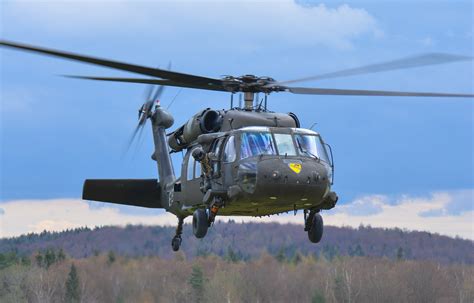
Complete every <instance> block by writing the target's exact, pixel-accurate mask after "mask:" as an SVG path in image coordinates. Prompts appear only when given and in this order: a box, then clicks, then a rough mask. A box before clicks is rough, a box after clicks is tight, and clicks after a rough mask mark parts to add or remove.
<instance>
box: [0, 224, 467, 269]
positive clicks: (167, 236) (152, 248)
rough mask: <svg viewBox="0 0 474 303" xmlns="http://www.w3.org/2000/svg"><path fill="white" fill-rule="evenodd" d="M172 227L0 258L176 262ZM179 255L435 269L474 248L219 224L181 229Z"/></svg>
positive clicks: (61, 241)
mask: <svg viewBox="0 0 474 303" xmlns="http://www.w3.org/2000/svg"><path fill="white" fill-rule="evenodd" d="M173 235H174V227H162V226H151V227H150V226H127V227H125V228H121V227H101V228H96V229H94V230H90V229H88V228H80V229H75V230H68V231H64V232H59V233H50V232H43V233H41V234H39V235H38V234H29V235H24V236H21V237H16V238H10V239H0V253H7V252H16V254H17V255H20V256H30V255H32V254H35V253H36V252H38V251H44V250H46V249H48V248H50V249H54V250H59V249H63V250H64V252H65V253H66V254H67V255H69V256H71V257H73V258H84V257H89V256H93V255H99V254H102V253H107V252H109V251H114V252H115V253H116V254H117V255H122V256H130V257H139V256H159V257H160V258H165V259H171V258H173V256H174V253H173V251H172V250H171V247H170V241H171V238H172V236H173ZM181 250H182V251H183V252H184V253H185V255H186V257H187V258H193V257H196V256H206V255H218V256H221V257H226V256H227V257H231V258H234V259H242V260H249V259H255V258H258V257H260V255H261V254H262V253H263V252H267V253H269V254H271V255H274V256H280V257H286V258H292V257H294V256H295V255H296V254H297V252H299V253H300V254H302V255H313V256H319V255H321V254H322V255H324V256H325V257H326V258H329V259H332V258H333V257H335V256H368V257H387V258H389V259H407V260H432V261H435V262H439V263H444V264H447V263H466V264H474V242H473V241H469V240H464V239H459V238H456V239H454V238H450V237H446V236H440V235H437V234H430V233H427V232H416V231H410V232H409V231H403V230H400V229H380V228H372V227H364V226H361V227H359V228H358V229H352V228H339V227H332V226H328V227H326V228H325V234H324V237H323V240H322V242H321V243H320V244H317V245H315V244H312V243H310V242H309V241H308V239H307V235H306V233H305V232H303V230H302V226H299V225H292V224H286V225H281V224H277V223H246V224H240V223H235V222H229V223H219V222H217V223H216V224H215V225H214V227H213V228H210V229H209V232H208V235H207V236H206V237H205V238H204V239H202V240H198V239H196V238H194V236H193V235H192V231H191V226H190V225H185V228H184V234H183V245H182V246H181Z"/></svg>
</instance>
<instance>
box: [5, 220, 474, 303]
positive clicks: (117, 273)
mask: <svg viewBox="0 0 474 303" xmlns="http://www.w3.org/2000/svg"><path fill="white" fill-rule="evenodd" d="M300 229H301V226H298V225H280V224H263V223H262V224H255V223H252V224H239V223H235V222H231V223H218V224H216V226H214V227H213V228H212V229H211V230H212V232H210V234H209V235H208V236H209V238H207V237H208V236H206V238H204V239H203V240H200V241H198V240H197V239H193V238H192V237H191V236H190V234H191V232H190V230H189V226H186V230H185V234H186V235H187V236H186V237H185V238H184V239H183V241H185V242H184V243H183V248H185V249H183V250H182V251H180V252H178V253H173V252H172V251H171V248H170V246H169V239H170V238H171V237H170V235H172V234H173V228H171V227H158V226H147V227H145V226H126V227H101V228H96V229H89V228H79V229H74V230H68V231H64V232H58V233H51V232H43V233H41V234H29V235H24V236H21V237H16V238H10V239H2V240H0V302H348V303H352V302H461V303H462V302H473V301H474V264H473V263H474V262H473V254H474V249H473V245H474V243H473V242H472V241H469V240H463V239H454V238H449V237H445V236H440V235H435V234H429V233H426V232H413V231H403V230H399V229H378V228H372V227H368V226H361V227H359V228H358V229H351V228H337V227H328V228H327V230H326V234H325V237H324V238H323V241H322V243H320V244H318V245H309V246H306V243H307V241H304V240H307V239H303V238H301V239H300V238H299V237H298V235H299V234H303V236H305V235H304V233H303V232H302V230H300ZM211 230H210V231H211ZM378 242H380V243H378ZM164 252H166V253H164ZM446 256H447V257H446Z"/></svg>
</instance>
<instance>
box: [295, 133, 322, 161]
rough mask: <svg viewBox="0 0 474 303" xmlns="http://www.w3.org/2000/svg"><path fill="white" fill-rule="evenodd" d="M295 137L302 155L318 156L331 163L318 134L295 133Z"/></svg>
mask: <svg viewBox="0 0 474 303" xmlns="http://www.w3.org/2000/svg"><path fill="white" fill-rule="evenodd" d="M295 139H296V144H297V146H298V149H299V150H300V153H301V154H302V156H306V157H314V158H319V159H320V160H323V161H324V162H326V163H328V164H330V163H331V162H330V161H329V157H328V154H327V151H326V148H325V147H324V144H323V142H322V141H321V138H320V137H319V136H315V135H301V134H296V135H295Z"/></svg>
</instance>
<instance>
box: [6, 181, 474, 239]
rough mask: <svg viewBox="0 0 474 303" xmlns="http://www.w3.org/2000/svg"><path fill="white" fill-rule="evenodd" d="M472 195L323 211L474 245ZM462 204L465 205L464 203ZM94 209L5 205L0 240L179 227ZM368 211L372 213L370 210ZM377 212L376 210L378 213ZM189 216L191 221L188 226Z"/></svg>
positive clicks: (366, 201)
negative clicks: (85, 229) (112, 228)
mask: <svg viewBox="0 0 474 303" xmlns="http://www.w3.org/2000/svg"><path fill="white" fill-rule="evenodd" d="M460 196H461V197H464V198H466V199H467V200H465V201H470V203H466V204H464V206H463V207H462V210H456V211H454V212H453V211H450V209H451V208H452V204H453V203H454V204H456V203H457V202H458V201H457V200H456V198H457V197H460ZM473 200H474V190H465V191H448V192H437V193H433V194H431V195H429V196H428V197H409V196H402V197H400V198H398V199H395V200H393V199H390V197H388V196H383V195H374V196H365V197H361V198H359V199H356V200H354V201H353V202H351V203H348V204H344V205H339V206H337V207H336V208H335V209H334V210H332V211H325V212H323V217H324V220H325V224H327V225H333V226H352V227H358V226H359V225H360V224H364V225H371V226H373V227H383V228H394V227H398V228H403V229H408V230H424V231H429V232H433V233H439V234H443V235H448V236H452V237H454V236H460V237H462V238H466V239H471V240H474V206H473V204H472V203H473ZM463 203H464V202H463ZM103 205H106V206H104V207H90V205H89V203H88V202H86V201H82V200H79V199H55V200H17V201H9V202H4V203H1V206H2V209H3V212H4V214H3V215H2V216H0V237H12V236H18V235H20V234H23V233H28V232H36V233H39V232H41V231H43V230H51V231H52V230H64V229H67V228H75V227H81V226H89V227H94V226H101V225H122V226H123V225H126V224H144V225H175V224H176V218H175V217H174V216H173V215H172V214H169V213H165V212H162V211H159V212H157V211H156V210H150V213H152V214H155V215H148V214H147V215H143V214H141V212H135V213H133V214H131V213H124V212H123V211H120V210H119V209H118V208H116V207H115V206H114V205H112V204H103ZM366 209H368V211H366ZM374 210H375V211H374ZM429 211H440V212H441V214H442V215H438V216H426V215H423V214H424V213H426V212H429ZM218 218H219V220H222V221H227V220H230V219H233V220H235V221H236V222H280V223H294V224H303V219H302V214H301V212H299V214H298V215H297V216H293V215H292V214H291V215H280V216H271V217H264V218H253V217H218ZM190 219H191V218H190V217H188V218H187V222H190Z"/></svg>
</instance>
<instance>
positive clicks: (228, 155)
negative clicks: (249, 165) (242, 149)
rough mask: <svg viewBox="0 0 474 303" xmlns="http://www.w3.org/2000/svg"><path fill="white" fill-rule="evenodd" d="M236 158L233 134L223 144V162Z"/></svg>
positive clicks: (232, 160)
mask: <svg viewBox="0 0 474 303" xmlns="http://www.w3.org/2000/svg"><path fill="white" fill-rule="evenodd" d="M236 158H237V153H236V151H235V139H234V136H230V137H229V139H228V140H227V142H226V144H225V149H224V162H234V161H235V159H236Z"/></svg>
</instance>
